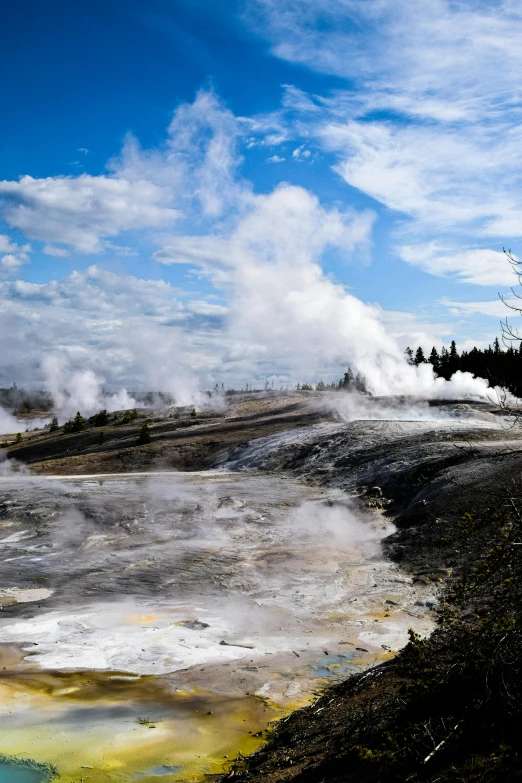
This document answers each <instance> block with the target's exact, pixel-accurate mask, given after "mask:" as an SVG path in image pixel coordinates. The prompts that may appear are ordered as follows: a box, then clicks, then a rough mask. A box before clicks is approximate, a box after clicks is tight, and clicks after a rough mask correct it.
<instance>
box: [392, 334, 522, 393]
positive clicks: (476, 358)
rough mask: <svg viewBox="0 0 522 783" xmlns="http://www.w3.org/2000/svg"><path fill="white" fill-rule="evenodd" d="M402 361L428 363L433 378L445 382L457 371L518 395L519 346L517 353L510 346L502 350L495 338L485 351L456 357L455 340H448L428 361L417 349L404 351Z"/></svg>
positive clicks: (521, 384)
mask: <svg viewBox="0 0 522 783" xmlns="http://www.w3.org/2000/svg"><path fill="white" fill-rule="evenodd" d="M406 358H407V359H408V361H409V363H410V364H415V365H419V364H431V365H432V367H433V369H434V371H435V373H436V375H438V376H439V377H441V378H446V380H447V379H449V378H451V376H452V375H453V373H455V372H457V370H461V371H462V372H470V373H471V374H472V375H475V376H476V377H478V378H485V379H486V380H487V381H489V383H490V384H491V385H493V386H502V387H504V388H505V389H508V390H509V391H510V392H512V393H513V394H514V395H516V396H522V345H521V346H520V347H519V348H518V350H517V348H515V347H513V346H510V347H509V348H507V349H506V350H503V349H502V348H501V346H500V343H499V340H498V338H495V341H494V342H493V345H492V346H491V345H490V346H489V347H488V348H485V349H483V350H482V349H479V348H472V349H471V350H470V351H462V353H461V354H459V352H458V351H457V346H456V344H455V340H452V342H451V344H450V346H449V348H446V347H443V348H442V350H441V352H440V353H439V352H438V351H437V349H436V348H435V347H433V348H432V349H431V352H430V355H429V357H428V358H426V357H425V355H424V351H423V350H422V348H420V347H419V348H417V350H416V352H415V354H414V353H413V350H412V349H411V348H406Z"/></svg>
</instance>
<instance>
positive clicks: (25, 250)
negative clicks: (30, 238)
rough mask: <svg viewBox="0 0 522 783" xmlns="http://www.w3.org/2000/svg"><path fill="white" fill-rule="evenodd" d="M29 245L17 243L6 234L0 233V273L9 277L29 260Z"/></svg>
mask: <svg viewBox="0 0 522 783" xmlns="http://www.w3.org/2000/svg"><path fill="white" fill-rule="evenodd" d="M31 250H32V248H31V245H18V244H17V243H16V242H13V241H12V240H11V239H10V238H9V237H8V236H7V234H0V256H1V257H0V275H1V276H2V277H11V276H12V275H14V274H16V273H17V272H18V270H19V269H20V267H21V266H22V265H23V264H28V263H29V261H30V258H29V253H30V252H31Z"/></svg>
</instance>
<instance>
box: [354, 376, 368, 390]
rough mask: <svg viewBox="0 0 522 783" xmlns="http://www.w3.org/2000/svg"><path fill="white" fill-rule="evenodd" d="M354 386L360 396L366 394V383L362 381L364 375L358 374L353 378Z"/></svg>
mask: <svg viewBox="0 0 522 783" xmlns="http://www.w3.org/2000/svg"><path fill="white" fill-rule="evenodd" d="M354 386H355V388H356V389H357V391H358V392H360V393H361V394H364V393H365V392H366V381H365V380H364V375H361V373H360V372H358V373H357V375H356V377H355V381H354Z"/></svg>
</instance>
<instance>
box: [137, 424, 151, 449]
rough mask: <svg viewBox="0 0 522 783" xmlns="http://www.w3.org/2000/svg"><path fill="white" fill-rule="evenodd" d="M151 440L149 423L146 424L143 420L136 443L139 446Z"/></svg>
mask: <svg viewBox="0 0 522 783" xmlns="http://www.w3.org/2000/svg"><path fill="white" fill-rule="evenodd" d="M151 440H152V437H151V434H150V429H149V425H148V424H147V422H146V421H145V422H143V424H142V425H141V429H140V436H139V438H138V445H139V446H144V445H146V444H147V443H150V442H151Z"/></svg>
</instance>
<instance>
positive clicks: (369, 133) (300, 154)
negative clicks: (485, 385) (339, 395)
mask: <svg viewBox="0 0 522 783" xmlns="http://www.w3.org/2000/svg"><path fill="white" fill-rule="evenodd" d="M521 34H522V11H520V10H519V8H518V4H516V3H515V2H511V0H505V1H504V2H501V1H500V0H488V1H487V2H478V1H477V0H476V1H475V2H473V3H465V2H461V3H455V2H447V1H446V0H426V2H423V3H421V4H419V3H418V2H414V0H328V1H327V0H277V2H276V0H221V2H219V3H215V2H211V1H210V0H147V2H145V0H140V1H138V0H125V2H124V0H103V2H102V1H101V0H88V1H87V0H76V1H75V2H74V3H71V2H65V0H48V2H46V3H45V4H43V3H41V2H38V0H18V2H17V3H11V4H8V6H7V8H6V9H5V11H4V15H3V24H2V29H1V31H0V38H1V46H0V59H1V65H2V71H3V73H4V78H3V79H2V81H1V83H0V97H1V101H2V107H3V118H4V120H3V122H2V123H1V124H0V180H1V181H0V217H1V225H0V235H1V236H0V275H1V276H0V286H1V287H2V309H1V311H0V325H1V326H2V338H1V339H2V341H3V342H4V346H3V350H2V358H1V359H0V382H1V383H8V382H10V381H12V380H16V381H18V382H19V383H30V384H33V383H38V382H40V381H41V379H42V378H44V377H45V369H44V367H45V361H44V359H45V357H49V356H51V357H53V356H54V357H56V356H58V357H60V361H61V362H62V365H63V366H67V367H69V368H70V369H71V372H72V371H76V370H78V369H86V368H88V369H91V370H92V371H94V372H95V373H96V374H97V375H98V376H99V377H100V378H103V379H104V380H105V381H106V382H107V383H108V384H109V385H110V384H112V385H114V386H119V385H122V384H127V385H129V384H133V383H137V382H138V381H140V382H142V383H145V384H148V385H152V384H154V385H156V386H158V385H163V386H165V387H168V388H170V389H174V390H176V389H177V388H178V387H183V388H190V389H193V388H195V386H197V385H201V384H202V385H208V384H211V383H213V382H214V381H216V380H220V379H224V380H226V381H227V383H231V384H232V383H243V382H246V381H247V380H250V381H252V380H255V379H256V378H261V377H264V376H265V375H266V374H275V375H276V376H277V377H278V378H280V379H281V380H282V381H283V380H284V379H294V380H295V379H296V378H301V379H317V378H318V377H319V376H323V377H325V378H330V377H332V378H333V377H336V376H338V375H339V373H340V372H341V370H342V368H343V366H344V365H345V363H346V362H347V361H351V362H352V363H354V364H355V365H357V366H359V367H361V369H363V370H364V371H365V372H367V373H368V372H369V369H368V368H369V366H370V365H372V366H375V365H379V366H381V368H382V366H383V360H382V357H383V356H385V357H394V359H395V360H396V361H398V360H399V359H398V357H400V355H401V353H402V350H403V349H404V347H405V345H406V344H417V343H418V342H421V343H422V344H423V345H424V346H425V347H429V346H431V345H432V344H436V345H439V346H440V344H441V342H442V341H444V342H448V341H449V340H450V339H452V338H455V339H456V340H457V341H458V343H459V344H460V345H461V346H465V347H469V346H470V345H472V344H479V345H484V344H487V343H488V342H490V341H491V340H492V339H493V338H494V336H495V335H496V334H498V332H499V325H498V324H499V319H500V317H502V315H503V308H502V305H501V304H500V303H499V301H498V292H499V291H502V292H505V291H508V290H509V286H510V284H516V282H517V281H516V278H515V277H514V276H513V273H512V271H511V270H510V268H509V265H508V264H507V263H506V261H505V259H504V257H503V254H502V248H503V247H504V246H506V247H510V248H512V249H513V251H514V252H515V253H516V252H517V251H518V250H519V248H520V239H519V235H520V233H521V231H520V225H521V223H520V220H521V217H522V209H521V206H520V196H521V183H520V173H519V172H520V161H521V157H522V152H521V151H522V147H521V143H520V142H521V136H522V132H521V100H522V92H521V87H520V76H519V74H520V73H521V72H522V70H521V66H522V53H521V52H520V46H519V42H520V40H521ZM62 365H60V366H62ZM392 375H393V373H392ZM390 383H391V382H390ZM390 383H388V386H387V388H392V387H393V388H396V385H395V386H394V385H393V384H394V383H395V381H394V382H393V383H391V386H390ZM383 388H384V387H383Z"/></svg>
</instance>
